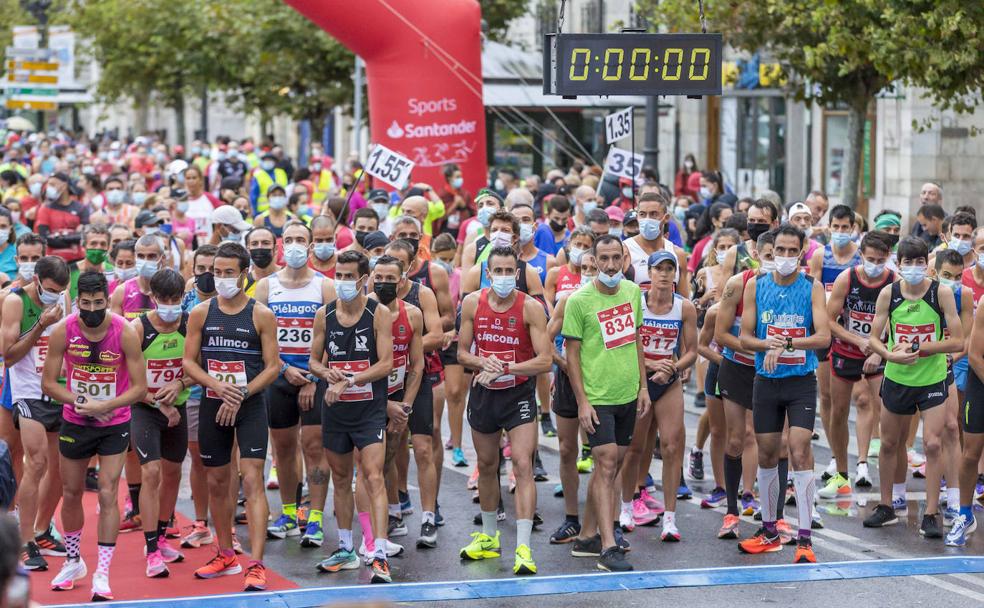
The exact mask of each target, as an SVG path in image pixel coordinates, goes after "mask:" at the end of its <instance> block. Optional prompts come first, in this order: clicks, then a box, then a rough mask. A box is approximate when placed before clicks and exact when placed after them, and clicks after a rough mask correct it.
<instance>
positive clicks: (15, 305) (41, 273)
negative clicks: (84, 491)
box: [2, 237, 70, 570]
mask: <svg viewBox="0 0 984 608" xmlns="http://www.w3.org/2000/svg"><path fill="white" fill-rule="evenodd" d="M35 238H38V239H39V240H40V237H35ZM31 250H35V251H31ZM43 250H44V246H43V244H42V243H37V244H36V245H25V244H21V245H19V246H18V258H20V259H24V258H28V257H29V256H30V255H31V254H40V253H41V252H43ZM27 270H29V272H26V271H27ZM20 272H21V276H22V277H23V276H24V274H30V275H31V276H30V280H29V282H27V284H26V285H25V286H24V287H18V288H15V289H13V290H12V291H11V292H10V293H9V294H8V295H6V296H5V297H4V302H3V329H2V332H3V344H4V346H5V348H4V353H3V358H4V363H5V365H6V366H7V370H8V372H9V380H8V384H9V385H10V391H11V399H12V400H13V423H14V426H15V428H16V429H18V430H19V435H20V439H21V445H23V446H24V474H23V477H22V478H21V480H20V485H19V488H18V491H17V507H18V511H19V513H20V530H21V540H22V542H23V543H24V547H23V553H22V561H23V563H24V567H25V568H27V569H29V570H46V569H47V568H48V563H47V561H46V560H45V559H44V557H43V556H44V555H48V556H57V557H62V556H64V555H65V546H64V545H62V544H61V543H60V542H57V541H55V540H54V538H53V537H52V536H51V532H50V530H49V528H50V526H51V522H52V518H53V516H54V513H55V507H56V506H57V504H58V501H59V500H60V498H61V472H60V469H59V467H58V430H59V428H60V425H61V404H59V403H56V402H53V401H52V400H51V399H50V398H49V397H47V396H46V395H45V394H44V393H43V392H42V390H41V377H40V376H41V372H42V370H43V369H44V361H45V357H46V356H47V353H48V340H49V337H50V335H51V332H52V328H53V327H54V325H55V323H57V322H58V321H60V320H61V319H62V317H63V316H64V315H65V311H66V310H70V304H69V302H68V301H67V300H66V298H65V294H64V292H65V290H66V288H67V287H68V267H67V266H66V265H65V262H64V261H63V260H62V259H61V258H58V257H55V256H48V257H44V258H42V257H40V256H39V255H38V256H37V257H36V261H33V262H32V261H23V262H21V265H20ZM43 478H47V479H45V480H44V482H42V479H43ZM39 531H42V532H39Z"/></svg>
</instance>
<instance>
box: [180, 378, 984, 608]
mask: <svg viewBox="0 0 984 608" xmlns="http://www.w3.org/2000/svg"><path fill="white" fill-rule="evenodd" d="M700 411H701V410H699V409H697V408H695V407H694V406H693V393H692V391H687V392H686V417H685V421H686V426H687V433H688V441H687V446H688V450H689V447H690V446H692V445H693V441H694V433H695V431H696V428H697V419H698V417H699V415H700ZM445 425H446V417H445ZM851 426H852V439H851V443H850V450H851V452H852V453H851V459H852V466H851V471H852V474H853V471H854V460H855V459H856V454H854V453H853V450H854V449H855V448H854V446H855V442H854V439H853V424H852V425H851ZM817 429H818V432H819V433H820V435H821V437H820V439H819V440H818V441H815V442H814V454H815V460H816V463H817V467H816V470H817V476H818V487H819V485H820V484H819V475H820V473H821V472H822V469H823V467H824V466H825V465H826V463H827V462H828V461H829V458H830V451H829V449H828V448H827V443H826V440H825V437H823V431H822V429H821V425H820V423H819V420H818V421H817ZM447 436H448V433H447V428H446V426H445V437H447ZM465 444H466V445H465V453H466V455H467V456H468V459H469V461H470V462H471V463H474V462H475V456H474V452H473V450H472V448H471V441H470V437H468V434H467V429H466V436H465ZM540 449H541V457H542V459H543V463H544V466H545V467H546V469H547V471H548V472H549V473H550V475H551V478H550V481H548V482H543V483H538V484H537V490H538V499H537V506H538V511H539V512H540V513H541V514H542V516H543V518H544V520H545V523H544V525H543V526H542V527H541V528H540V529H539V530H537V531H534V534H533V543H532V549H533V556H534V559H535V560H536V562H537V566H538V569H539V575H540V576H548V575H571V574H575V575H576V574H581V573H585V574H586V573H594V572H596V570H595V561H594V560H593V559H578V558H573V557H571V556H570V554H569V551H570V546H569V545H550V544H549V542H548V538H549V535H550V533H551V532H552V531H553V530H554V529H555V528H556V527H557V525H558V524H559V523H560V522H561V521H562V520H563V518H564V509H563V499H562V498H555V497H554V496H553V488H554V486H555V485H556V484H557V483H559V477H557V470H558V464H559V459H558V454H557V440H556V439H555V438H542V437H541V448H540ZM706 453H707V452H705V454H706ZM447 456H448V458H447V459H446V461H445V469H444V474H443V481H442V486H441V492H440V503H441V510H442V513H443V514H444V517H445V519H446V521H447V524H446V525H445V526H443V527H441V528H440V529H439V534H438V548H436V549H426V550H420V549H417V548H416V547H415V541H416V537H417V533H418V531H419V528H420V510H419V494H418V493H417V491H416V487H415V486H414V485H413V480H414V474H413V472H412V471H413V464H412V462H413V460H412V459H411V477H410V479H411V486H410V493H411V497H412V501H413V503H414V506H415V513H414V514H413V515H410V516H408V519H407V523H408V528H409V530H410V534H409V536H407V537H403V538H398V539H395V540H396V541H398V542H401V543H402V544H404V545H405V546H406V551H405V552H404V554H403V555H402V556H400V557H395V558H392V559H391V560H390V567H391V570H392V573H393V578H394V582H433V581H468V580H478V579H490V578H510V579H511V578H513V575H512V551H513V550H514V548H515V525H514V522H515V519H514V511H513V509H512V497H511V496H510V495H509V494H508V493H507V491H506V487H505V485H503V495H504V497H505V498H504V500H505V508H506V513H507V521H505V522H501V523H500V530H502V547H503V557H502V558H500V559H495V560H486V561H482V562H467V563H466V562H462V561H461V560H460V559H459V558H458V550H459V549H460V548H461V547H462V546H464V545H465V544H467V542H468V541H469V534H470V533H471V532H473V531H475V529H476V527H475V526H474V525H473V523H472V518H473V516H474V515H475V514H476V513H478V505H477V504H475V503H473V502H472V493H471V492H470V491H467V490H466V488H465V483H466V480H467V477H468V474H469V473H470V472H471V469H470V468H454V467H452V466H451V464H450V453H448V454H447ZM876 462H877V461H875V463H876ZM875 463H872V466H871V473H872V475H873V476H874V477H875V479H874V480H873V481H874V484H875V485H874V487H873V488H870V489H869V490H868V491H867V492H866V493H864V494H860V493H856V494H855V495H854V496H852V497H851V498H850V500H840V501H836V502H835V501H824V500H821V501H819V504H818V507H817V508H818V510H819V511H820V513H821V514H822V516H823V521H824V525H825V527H824V529H822V530H815V531H814V532H813V538H814V548H815V551H816V554H817V558H818V560H819V561H821V562H833V561H838V562H839V561H857V560H879V559H888V558H916V559H919V558H926V557H939V556H963V555H974V556H976V555H981V554H982V553H984V538H981V537H982V536H984V535H982V534H978V535H975V536H972V537H971V541H970V542H969V543H968V546H967V547H965V548H963V549H952V548H947V547H944V546H943V541H942V540H926V539H923V538H922V537H921V536H920V535H919V533H918V529H919V522H920V521H921V516H922V512H923V510H924V508H925V504H924V503H925V500H924V499H925V494H924V489H925V488H924V483H923V480H920V479H914V478H912V477H911V476H910V478H909V482H908V492H909V499H910V500H909V508H908V512H907V514H906V515H905V517H904V518H903V520H902V521H901V522H900V524H899V525H896V526H891V527H887V528H883V529H880V530H871V529H865V528H863V527H862V525H861V521H862V519H863V518H864V517H865V516H867V514H868V513H870V510H871V509H872V508H873V507H874V504H875V503H877V500H878V498H877V494H876V492H877V489H878V481H877V466H876V465H875ZM661 466H662V463H661V461H659V460H657V461H655V462H654V464H653V468H652V470H651V472H652V475H653V477H654V479H656V480H657V481H658V480H659V479H660V470H661ZM705 469H706V478H705V480H704V481H694V480H688V484H689V485H690V488H691V489H692V490H693V492H694V499H692V500H690V501H681V502H679V503H678V506H677V526H678V528H679V529H680V532H681V534H682V537H683V539H682V542H680V543H663V542H661V541H660V540H659V530H660V528H659V527H658V526H657V527H652V528H643V527H638V528H636V530H635V531H634V532H633V533H631V534H628V535H627V538H628V539H629V541H630V542H631V543H632V551H631V553H630V554H629V561H630V562H631V563H632V564H633V565H634V566H635V569H636V570H666V569H690V568H714V567H724V568H728V567H734V566H757V565H782V564H789V563H791V562H792V558H793V551H792V550H791V549H792V548H791V547H786V548H785V549H784V550H783V551H781V552H778V553H773V554H768V555H763V556H747V555H743V554H741V553H739V551H738V547H737V543H736V542H735V541H722V540H718V539H717V538H716V536H715V533H716V531H717V529H718V527H719V526H720V524H721V519H722V516H723V513H724V510H723V508H719V509H713V510H705V509H701V508H700V500H699V499H700V497H701V496H702V495H703V494H704V493H706V492H708V491H710V490H711V488H712V486H713V485H714V484H713V481H711V471H710V465H709V462H707V457H706V456H705ZM580 479H581V482H582V483H581V491H580V500H581V504H582V507H583V502H584V493H585V489H586V482H587V476H586V475H582V476H581V477H580ZM505 483H506V476H503V484H505ZM185 485H186V484H185ZM657 485H659V484H657ZM329 496H330V491H329ZM268 497H269V500H270V506H271V512H272V513H277V512H279V495H278V493H277V492H276V491H270V492H268ZM179 508H182V510H183V511H184V512H185V513H190V512H191V508H190V502H189V501H188V500H187V486H186V487H185V488H184V489H183V492H182V500H181V503H180V504H179ZM786 518H787V520H789V521H790V522H791V523H792V524H793V525H794V528H795V519H796V509H795V508H794V507H787V508H786ZM757 527H758V524H757V522H754V521H753V520H752V518H750V517H748V518H743V523H742V525H741V535H742V537H743V538H744V537H747V536H749V535H751V534H752V533H754V531H755V530H756V529H757ZM355 534H356V539H357V540H356V544H358V539H359V538H360V536H359V531H358V524H357V523H356V532H355ZM239 538H240V539H242V540H243V541H244V542H245V541H246V538H247V534H246V532H245V530H244V529H242V530H240V534H239ZM336 544H337V532H336V524H335V520H334V518H333V517H330V516H329V514H327V513H326V516H325V546H324V547H323V548H322V549H321V550H317V549H302V548H301V547H300V545H299V543H298V542H297V539H288V540H283V541H268V543H267V549H266V563H267V565H268V566H269V567H271V568H273V569H275V570H277V571H278V572H280V573H281V574H282V575H284V576H286V577H288V578H290V579H292V580H294V581H295V582H297V583H298V584H299V585H301V586H303V587H321V586H335V585H354V584H364V583H366V582H367V580H368V575H367V572H366V570H365V569H360V570H353V571H345V572H341V573H339V574H334V575H326V574H319V573H318V572H317V571H316V569H315V564H316V563H317V562H318V561H319V560H320V559H321V558H322V555H323V554H328V553H330V552H331V551H332V550H334V548H335V547H336ZM899 575H900V576H899V577H885V578H874V579H863V580H847V581H826V582H803V583H787V582H782V583H776V584H755V585H731V586H727V587H688V588H672V589H658V590H644V591H628V590H620V591H615V592H607V593H605V598H604V600H605V601H609V602H610V601H612V600H613V599H615V600H616V601H618V602H619V604H620V605H626V606H631V605H642V604H644V603H645V604H647V605H651V604H652V603H653V602H654V601H655V600H656V599H657V598H658V601H660V602H673V604H671V605H682V606H705V605H712V604H713V603H717V602H720V601H721V599H722V598H725V597H726V598H727V600H728V601H729V602H732V601H740V602H742V603H745V602H755V603H759V602H768V603H777V604H780V605H790V604H793V603H795V604H796V605H797V606H799V607H801V608H802V607H807V606H829V605H830V601H831V597H836V596H831V593H842V594H843V593H848V594H850V596H849V597H850V598H851V599H852V600H853V601H857V602H858V604H859V605H863V606H865V607H866V608H869V607H875V606H902V605H905V606H910V605H912V606H915V605H944V604H943V603H944V602H945V605H948V606H971V605H981V604H982V603H984V575H977V574H951V575H942V576H905V572H899ZM612 593H616V594H617V596H613V595H612ZM595 595H598V596H599V597H593V596H595ZM600 595H601V594H592V593H586V594H585V593H582V594H579V596H578V598H577V604H578V605H588V604H590V603H591V602H598V601H602V598H601V597H600ZM570 602H571V598H570V596H569V595H564V594H560V595H547V596H527V597H516V598H511V599H510V600H509V603H510V604H513V605H515V606H536V607H537V608H547V607H550V606H561V605H563V606H565V607H566V606H569V605H570ZM452 603H453V604H454V605H455V606H466V607H467V606H493V605H495V606H501V605H503V600H502V599H490V600H476V601H463V600H456V601H453V602H435V603H434V605H448V606H450V605H451V604H452Z"/></svg>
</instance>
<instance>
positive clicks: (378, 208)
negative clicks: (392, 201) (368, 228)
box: [372, 203, 389, 220]
mask: <svg viewBox="0 0 984 608" xmlns="http://www.w3.org/2000/svg"><path fill="white" fill-rule="evenodd" d="M372 210H373V211H375V212H376V217H378V218H379V219H380V220H383V219H385V218H386V216H387V215H389V205H388V204H386V203H373V204H372Z"/></svg>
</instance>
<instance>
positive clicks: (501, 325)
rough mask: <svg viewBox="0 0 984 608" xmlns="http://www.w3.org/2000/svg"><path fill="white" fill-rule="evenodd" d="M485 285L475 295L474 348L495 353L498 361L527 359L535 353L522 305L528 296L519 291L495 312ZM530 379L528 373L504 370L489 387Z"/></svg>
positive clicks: (485, 353)
mask: <svg viewBox="0 0 984 608" xmlns="http://www.w3.org/2000/svg"><path fill="white" fill-rule="evenodd" d="M490 289H491V288H489V287H486V288H485V289H483V290H482V292H481V295H480V296H479V297H478V307H477V308H476V309H475V329H474V331H475V345H474V346H473V352H476V353H477V354H478V356H479V357H489V356H491V355H495V356H496V358H497V359H499V360H500V361H503V362H506V363H509V364H510V365H514V364H516V363H522V362H524V361H529V360H530V359H532V358H533V357H534V356H535V352H534V351H533V341H532V340H531V339H530V332H529V331H528V330H527V329H526V323H525V322H524V320H523V305H524V303H525V302H526V298H527V297H528V296H527V295H526V294H525V293H522V292H520V291H517V292H515V293H516V299H515V300H514V301H513V305H512V306H510V307H509V310H507V311H505V312H496V311H495V310H493V309H492V306H491V305H490V304H489V290H490ZM527 380H529V378H528V377H527V376H514V375H512V374H506V375H503V376H500V377H499V378H497V379H496V380H495V382H493V383H492V384H491V385H490V386H489V387H488V388H491V389H496V390H499V389H504V388H512V387H514V386H518V385H520V384H522V383H524V382H526V381H527Z"/></svg>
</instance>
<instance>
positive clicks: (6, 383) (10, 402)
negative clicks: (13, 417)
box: [0, 367, 14, 410]
mask: <svg viewBox="0 0 984 608" xmlns="http://www.w3.org/2000/svg"><path fill="white" fill-rule="evenodd" d="M0 405H2V406H3V408H4V409H6V410H13V409H14V398H13V396H12V395H11V394H10V373H9V372H8V371H7V368H6V367H4V368H3V395H2V396H0Z"/></svg>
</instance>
